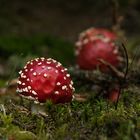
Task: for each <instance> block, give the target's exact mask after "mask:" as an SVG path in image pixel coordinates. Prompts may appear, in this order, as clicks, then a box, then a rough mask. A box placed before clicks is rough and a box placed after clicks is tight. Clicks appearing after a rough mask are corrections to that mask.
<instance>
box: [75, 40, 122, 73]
mask: <svg viewBox="0 0 140 140" xmlns="http://www.w3.org/2000/svg"><path fill="white" fill-rule="evenodd" d="M99 60H104V61H106V62H108V63H110V64H111V65H112V66H114V67H119V66H120V65H121V62H122V57H121V55H120V52H119V48H118V46H116V45H115V44H114V43H110V42H104V41H102V40H100V39H97V40H94V41H92V42H90V41H89V42H87V43H86V44H83V45H82V49H81V50H80V51H79V54H78V55H77V64H78V66H79V67H80V68H81V69H84V70H96V69H100V70H101V71H103V72H107V71H108V67H107V66H106V65H105V64H103V63H101V62H100V61H99Z"/></svg>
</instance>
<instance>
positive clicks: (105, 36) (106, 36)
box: [76, 28, 118, 54]
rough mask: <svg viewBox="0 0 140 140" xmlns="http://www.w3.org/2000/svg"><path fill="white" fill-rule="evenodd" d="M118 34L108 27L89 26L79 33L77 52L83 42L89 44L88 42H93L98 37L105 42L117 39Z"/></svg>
mask: <svg viewBox="0 0 140 140" xmlns="http://www.w3.org/2000/svg"><path fill="white" fill-rule="evenodd" d="M117 38H118V37H117V35H116V34H115V33H114V32H112V31H110V30H107V29H104V28H89V29H87V30H85V31H83V32H82V33H80V35H79V39H78V41H77V42H76V54H78V51H79V50H80V49H81V46H82V45H83V44H87V42H92V41H94V40H97V39H101V40H103V41H104V42H111V41H115V40H117Z"/></svg>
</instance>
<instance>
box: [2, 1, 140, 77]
mask: <svg viewBox="0 0 140 140" xmlns="http://www.w3.org/2000/svg"><path fill="white" fill-rule="evenodd" d="M114 11H115V13H114ZM114 16H116V17H114ZM139 17H140V1H139V0H98V1H97V0H76V1H75V0H71V1H70V0H67V1H66V0H59V1H58V0H12V1H11V0H1V1H0V77H5V76H9V75H11V73H12V71H14V70H19V69H20V68H21V67H22V66H23V65H24V64H25V62H26V61H27V60H28V59H31V58H34V57H39V56H44V57H53V58H54V59H57V60H58V61H60V62H61V63H63V65H65V66H71V65H73V64H74V63H75V58H74V43H75V41H76V40H77V38H78V34H79V33H80V32H81V31H83V30H85V29H87V28H89V27H105V28H110V29H111V28H112V27H113V26H114V25H115V24H118V23H117V22H116V21H115V20H117V18H121V22H120V23H119V26H120V30H118V32H121V31H122V32H123V36H125V37H127V46H128V47H129V48H135V47H137V46H139V42H140V41H139V36H140V32H139V31H140V18H139ZM114 18H116V19H114ZM5 69H6V70H5Z"/></svg>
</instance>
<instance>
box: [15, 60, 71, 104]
mask: <svg viewBox="0 0 140 140" xmlns="http://www.w3.org/2000/svg"><path fill="white" fill-rule="evenodd" d="M19 74H20V76H19V78H18V82H17V83H18V86H17V92H18V93H19V95H20V96H22V97H25V98H28V99H32V100H34V102H36V103H44V102H46V101H47V100H51V101H52V102H53V103H66V102H70V101H71V100H72V97H73V91H74V87H73V82H72V80H71V78H70V74H68V72H67V69H66V68H64V67H63V66H62V65H61V63H60V62H57V61H56V60H54V59H51V58H48V59H45V58H36V59H34V60H31V61H29V62H27V64H26V65H25V67H24V68H23V69H22V70H21V71H20V72H19Z"/></svg>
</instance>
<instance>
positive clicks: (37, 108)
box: [31, 102, 47, 116]
mask: <svg viewBox="0 0 140 140" xmlns="http://www.w3.org/2000/svg"><path fill="white" fill-rule="evenodd" d="M31 112H32V113H33V114H42V115H43V116H46V115H47V114H46V110H45V106H44V105H42V104H39V103H38V104H35V103H34V102H32V104H31Z"/></svg>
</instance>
